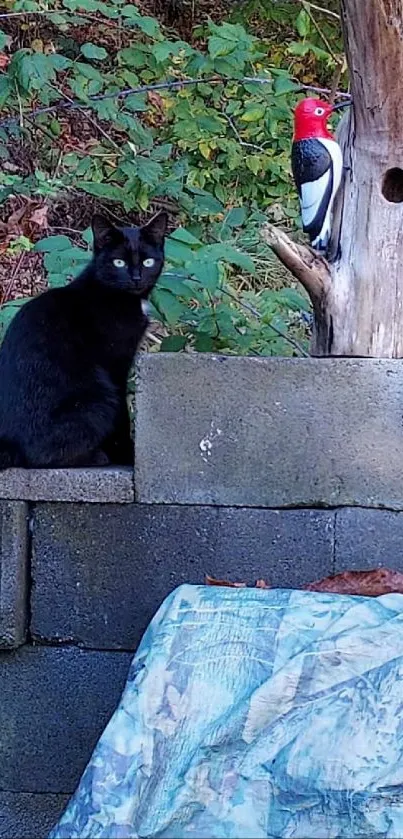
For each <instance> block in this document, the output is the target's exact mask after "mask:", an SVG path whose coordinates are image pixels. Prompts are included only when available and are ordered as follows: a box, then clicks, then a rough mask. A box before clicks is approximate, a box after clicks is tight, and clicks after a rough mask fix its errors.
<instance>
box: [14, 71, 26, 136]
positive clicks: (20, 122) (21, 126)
mask: <svg viewBox="0 0 403 839" xmlns="http://www.w3.org/2000/svg"><path fill="white" fill-rule="evenodd" d="M14 84H15V92H16V94H17V102H18V110H19V114H20V116H19V120H18V123H19V126H20V128H24V117H23V112H22V102H21V96H20V91H19V89H18V82H17V80H15V82H14Z"/></svg>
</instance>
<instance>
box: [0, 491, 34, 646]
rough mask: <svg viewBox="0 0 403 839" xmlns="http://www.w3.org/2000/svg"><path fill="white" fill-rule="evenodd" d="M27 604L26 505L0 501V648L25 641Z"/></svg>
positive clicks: (17, 502) (17, 644)
mask: <svg viewBox="0 0 403 839" xmlns="http://www.w3.org/2000/svg"><path fill="white" fill-rule="evenodd" d="M27 602H28V505H27V504H25V503H24V502H23V501H0V649H1V648H10V647H11V648H12V647H18V646H20V644H23V643H24V641H25V635H26V625H27Z"/></svg>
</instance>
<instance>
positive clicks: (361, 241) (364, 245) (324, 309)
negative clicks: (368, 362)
mask: <svg viewBox="0 0 403 839" xmlns="http://www.w3.org/2000/svg"><path fill="white" fill-rule="evenodd" d="M340 5H341V12H342V25H343V32H344V40H345V47H346V55H347V62H348V66H349V72H350V81H351V92H352V97H353V103H354V106H353V108H352V109H351V111H350V114H349V115H346V118H345V119H344V120H343V121H342V124H341V130H340V131H339V134H338V139H339V142H340V144H341V146H342V148H343V152H344V166H345V170H344V178H343V184H342V187H341V189H340V191H339V195H338V199H337V204H336V206H335V212H334V219H333V222H334V230H333V235H332V245H331V249H330V254H329V271H330V282H329V283H328V284H324V286H323V293H322V294H321V295H319V297H318V296H317V294H316V292H314V293H313V294H312V293H311V298H312V300H313V303H314V310H315V328H314V336H313V341H312V354H313V355H342V356H373V357H379V358H401V357H403V106H402V92H401V91H402V86H401V80H402V79H403V0H340ZM335 242H336V244H338V242H339V245H340V248H339V250H338V249H337V247H336V248H335V247H334V244H335ZM276 252H277V254H278V256H279V257H280V259H282V260H283V261H284V262H285V264H286V265H287V267H290V268H291V270H293V267H292V266H290V264H289V263H288V261H287V254H286V253H285V252H284V251H283V253H282V254H281V253H279V252H278V251H276ZM284 257H285V258H284ZM294 273H295V272H294ZM295 276H297V277H298V272H297V273H295ZM298 279H301V277H298ZM314 285H315V284H312V283H311V290H312V289H313V286H314Z"/></svg>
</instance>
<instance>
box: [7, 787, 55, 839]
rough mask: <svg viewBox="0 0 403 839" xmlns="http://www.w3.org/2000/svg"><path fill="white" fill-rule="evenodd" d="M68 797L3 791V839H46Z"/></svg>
mask: <svg viewBox="0 0 403 839" xmlns="http://www.w3.org/2000/svg"><path fill="white" fill-rule="evenodd" d="M67 801H68V796H67V795H47V794H46V793H42V794H39V793H37V794H35V793H29V792H19V793H17V792H0V839H46V837H47V836H48V834H49V831H50V829H51V828H52V827H53V825H54V824H56V822H57V820H58V819H59V816H60V815H61V813H62V811H63V809H64V807H65V805H66V804H67Z"/></svg>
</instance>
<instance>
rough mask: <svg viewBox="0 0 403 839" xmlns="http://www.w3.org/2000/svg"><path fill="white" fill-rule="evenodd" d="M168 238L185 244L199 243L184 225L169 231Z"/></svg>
mask: <svg viewBox="0 0 403 839" xmlns="http://www.w3.org/2000/svg"><path fill="white" fill-rule="evenodd" d="M169 238H170V239H177V240H178V242H184V243H185V244H186V245H197V246H199V245H201V244H202V243H201V241H200V239H196V236H193V233H189V230H186V229H185V228H184V227H178V228H177V229H176V230H174V232H173V233H171V235H170V237H169Z"/></svg>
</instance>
